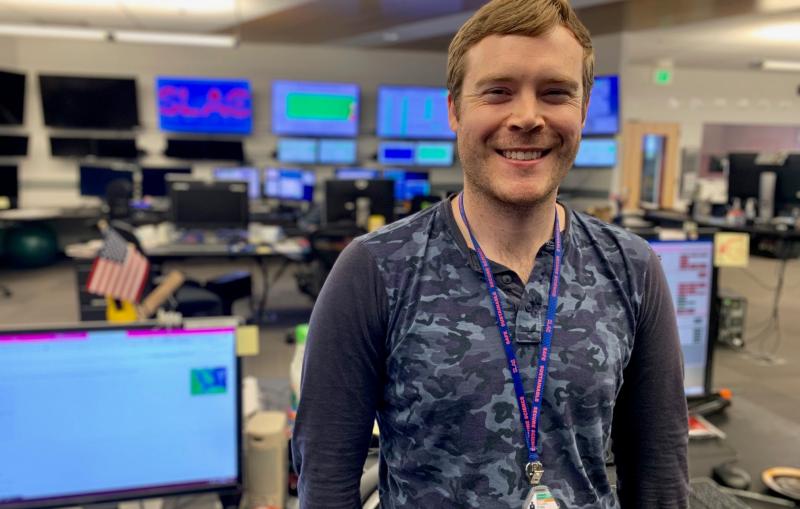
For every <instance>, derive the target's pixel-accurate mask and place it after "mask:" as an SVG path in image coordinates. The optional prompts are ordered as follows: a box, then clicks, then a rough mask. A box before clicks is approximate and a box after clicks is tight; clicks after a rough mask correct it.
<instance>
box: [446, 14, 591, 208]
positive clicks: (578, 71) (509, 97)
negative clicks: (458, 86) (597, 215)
mask: <svg viewBox="0 0 800 509" xmlns="http://www.w3.org/2000/svg"><path fill="white" fill-rule="evenodd" d="M465 60H466V73H465V75H464V83H463V86H462V92H461V98H460V101H459V104H458V105H456V104H455V103H454V101H453V98H452V96H449V97H448V111H449V117H450V127H451V129H453V131H455V132H456V133H457V135H458V153H459V157H460V159H461V166H462V168H463V169H464V180H465V182H464V184H465V187H467V188H470V189H472V190H474V191H476V192H478V193H480V194H482V195H484V196H485V197H487V198H491V199H493V200H498V201H500V202H502V203H506V204H509V205H517V206H530V205H535V204H538V203H541V202H543V201H547V200H548V199H550V198H552V197H553V196H554V193H555V192H556V190H557V188H558V185H559V184H560V183H561V180H562V179H563V178H564V176H565V175H566V174H567V171H569V169H570V168H571V167H572V163H573V161H574V160H575V154H576V153H577V150H578V145H579V143H580V139H581V129H582V126H583V120H584V113H585V105H583V104H582V97H583V89H582V75H583V48H582V47H581V46H580V44H579V43H578V41H577V40H576V39H575V37H574V36H573V35H572V33H571V32H570V31H569V30H567V29H566V28H564V27H562V26H559V27H557V28H555V29H554V30H552V31H550V32H548V33H547V34H545V35H541V36H538V37H527V36H519V35H505V36H499V35H491V36H488V37H486V38H484V39H483V40H481V41H480V42H479V43H478V44H476V45H475V46H473V47H472V48H470V50H469V51H468V52H467V54H466V58H465Z"/></svg>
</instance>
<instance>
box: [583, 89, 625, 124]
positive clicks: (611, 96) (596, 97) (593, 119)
mask: <svg viewBox="0 0 800 509" xmlns="http://www.w3.org/2000/svg"><path fill="white" fill-rule="evenodd" d="M618 132H619V78H618V77H617V76H597V77H595V79H594V87H593V88H592V95H591V98H590V100H589V111H588V112H587V113H586V125H585V126H584V128H583V134H584V135H604V134H605V135H609V134H617V133H618Z"/></svg>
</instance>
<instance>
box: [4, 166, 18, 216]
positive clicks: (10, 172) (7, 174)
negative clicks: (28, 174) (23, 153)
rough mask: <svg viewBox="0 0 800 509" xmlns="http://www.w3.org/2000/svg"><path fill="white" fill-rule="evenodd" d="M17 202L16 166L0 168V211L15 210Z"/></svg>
mask: <svg viewBox="0 0 800 509" xmlns="http://www.w3.org/2000/svg"><path fill="white" fill-rule="evenodd" d="M18 202H19V175H18V170H17V166H15V165H5V164H4V165H2V166H0V210H5V209H15V208H17V205H18Z"/></svg>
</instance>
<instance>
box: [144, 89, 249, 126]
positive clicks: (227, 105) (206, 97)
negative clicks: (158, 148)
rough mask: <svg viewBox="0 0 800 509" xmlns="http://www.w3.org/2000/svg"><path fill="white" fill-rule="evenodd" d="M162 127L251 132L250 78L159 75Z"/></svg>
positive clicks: (159, 115)
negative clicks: (199, 77)
mask: <svg viewBox="0 0 800 509" xmlns="http://www.w3.org/2000/svg"><path fill="white" fill-rule="evenodd" d="M156 93H157V94H158V118H159V122H160V125H161V130H162V131H170V132H181V133H225V134H249V133H250V131H251V130H252V116H253V110H252V97H251V94H250V82H249V81H247V80H242V79H218V78H214V79H197V78H172V77H160V78H157V79H156Z"/></svg>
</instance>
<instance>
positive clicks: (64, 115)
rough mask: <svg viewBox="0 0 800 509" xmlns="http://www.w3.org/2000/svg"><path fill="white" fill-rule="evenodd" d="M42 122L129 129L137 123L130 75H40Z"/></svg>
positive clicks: (94, 127)
mask: <svg viewBox="0 0 800 509" xmlns="http://www.w3.org/2000/svg"><path fill="white" fill-rule="evenodd" d="M39 89H40V90H41V95H42V110H43V111H44V123H45V125H46V126H48V127H68V128H76V129H130V128H133V127H136V126H138V125H139V106H138V102H137V99H136V97H137V96H136V81H135V80H134V79H133V78H93V77H92V78H90V77H80V76H51V75H40V76H39Z"/></svg>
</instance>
